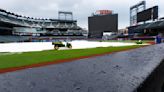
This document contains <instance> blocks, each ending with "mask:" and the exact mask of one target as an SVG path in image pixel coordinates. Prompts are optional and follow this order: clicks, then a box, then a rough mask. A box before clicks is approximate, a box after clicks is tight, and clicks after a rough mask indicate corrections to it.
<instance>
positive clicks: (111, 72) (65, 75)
mask: <svg viewBox="0 0 164 92" xmlns="http://www.w3.org/2000/svg"><path fill="white" fill-rule="evenodd" d="M163 59H164V44H159V45H153V46H149V47H144V48H139V49H135V50H130V51H125V52H119V53H114V54H109V55H105V56H99V57H94V58H87V59H81V60H76V61H73V62H69V63H63V64H56V65H50V66H45V67H39V68H33V69H26V70H21V71H16V72H11V73H5V74H0V92H133V91H134V90H135V89H136V88H137V87H138V86H139V85H140V84H141V83H142V82H143V81H144V80H145V79H146V78H147V77H148V76H149V75H150V74H151V72H152V71H153V70H154V69H155V68H156V67H158V65H159V64H160V63H161V62H162V60H163Z"/></svg>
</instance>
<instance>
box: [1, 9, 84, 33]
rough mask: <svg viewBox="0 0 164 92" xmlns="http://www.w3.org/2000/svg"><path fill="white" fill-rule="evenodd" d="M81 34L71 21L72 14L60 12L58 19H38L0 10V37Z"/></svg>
mask: <svg viewBox="0 0 164 92" xmlns="http://www.w3.org/2000/svg"><path fill="white" fill-rule="evenodd" d="M61 16H64V18H63V19H62V17H61ZM67 16H68V17H69V18H67ZM83 33H86V31H84V30H83V29H82V28H81V27H79V26H78V25H77V21H76V20H73V14H72V12H61V11H60V12H59V18H58V19H40V18H32V17H26V16H22V15H18V14H15V13H11V12H8V11H6V10H3V9H0V36H4V35H8V36H13V35H14V36H15V35H19V36H83Z"/></svg>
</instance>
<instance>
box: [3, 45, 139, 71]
mask: <svg viewBox="0 0 164 92" xmlns="http://www.w3.org/2000/svg"><path fill="white" fill-rule="evenodd" d="M138 47H141V46H139V45H138V46H125V47H101V48H92V49H76V50H59V51H55V50H50V51H41V52H26V53H22V54H11V55H0V69H4V68H12V67H19V66H26V65H31V64H37V63H42V62H52V61H55V60H62V59H71V58H78V57H81V56H90V55H96V54H103V53H108V52H114V51H121V50H127V49H133V48H138Z"/></svg>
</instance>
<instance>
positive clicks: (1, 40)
mask: <svg viewBox="0 0 164 92" xmlns="http://www.w3.org/2000/svg"><path fill="white" fill-rule="evenodd" d="M29 40H30V37H27V36H26V37H25V36H0V43H6V42H24V41H29Z"/></svg>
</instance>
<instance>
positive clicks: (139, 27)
mask: <svg viewBox="0 0 164 92" xmlns="http://www.w3.org/2000/svg"><path fill="white" fill-rule="evenodd" d="M149 24H150V23H146V24H142V25H139V26H138V27H136V28H135V29H134V30H136V31H137V30H143V29H146V26H148V25H149Z"/></svg>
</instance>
